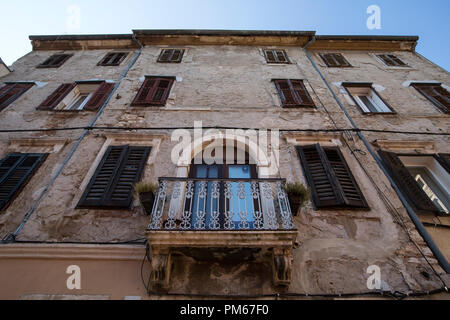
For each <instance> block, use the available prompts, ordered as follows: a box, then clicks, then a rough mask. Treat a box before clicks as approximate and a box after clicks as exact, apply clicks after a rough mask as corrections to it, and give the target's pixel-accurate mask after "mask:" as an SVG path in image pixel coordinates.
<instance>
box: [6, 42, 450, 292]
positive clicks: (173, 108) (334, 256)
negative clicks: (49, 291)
mask: <svg viewBox="0 0 450 320" xmlns="http://www.w3.org/2000/svg"><path fill="white" fill-rule="evenodd" d="M286 51H287V53H288V55H289V57H290V58H291V60H292V61H293V62H294V64H291V65H276V66H275V65H274V66H272V65H267V64H266V63H265V60H264V58H263V56H262V55H261V52H260V48H256V47H232V46H201V47H200V46H199V47H187V53H186V55H185V57H184V59H183V62H182V63H181V64H157V63H156V59H157V57H158V54H159V52H160V48H159V47H156V46H150V47H146V48H145V49H144V51H143V54H142V56H141V57H140V59H139V60H138V62H137V63H136V65H135V66H134V67H133V68H132V69H131V71H130V73H129V74H128V77H127V78H126V79H125V80H124V81H123V82H122V84H121V86H120V87H119V89H118V91H117V92H116V95H115V97H114V98H113V99H112V100H111V102H110V103H109V105H108V107H107V109H106V110H105V112H104V114H103V115H102V116H101V118H100V119H99V121H98V122H97V126H121V127H185V126H189V127H191V126H193V125H194V121H198V120H202V121H203V125H204V126H227V127H256V128H280V129H306V128H308V129H332V128H334V126H333V122H332V121H331V119H330V118H329V116H328V115H327V113H326V110H325V108H324V107H326V108H327V110H328V111H329V113H330V114H331V115H332V116H333V118H334V121H335V122H336V123H337V124H338V126H339V127H340V128H350V124H349V122H348V120H347V119H346V118H345V117H344V115H343V113H342V111H340V109H339V107H338V105H337V104H336V102H335V101H334V100H333V98H332V96H331V94H330V93H329V92H328V91H327V89H326V87H325V86H324V84H323V82H322V81H321V80H320V78H319V77H318V75H317V74H316V73H315V72H314V70H313V68H312V66H311V65H310V64H309V62H308V60H307V58H306V56H305V55H304V54H303V53H302V51H301V48H294V47H289V48H286ZM41 54H43V53H32V54H30V55H29V57H30V58H29V59H31V60H33V61H30V62H27V65H28V67H31V66H35V65H36V64H38V63H39V62H41V60H42V58H43V57H41V56H40V55H41ZM79 54H80V55H81V54H83V55H87V56H90V55H94V52H82V53H81V52H80V53H77V54H76V57H77V56H78V55H79ZM353 54H355V55H356V57H355V58H353V56H351V55H353ZM401 54H403V53H401ZM351 55H350V54H349V56H350V57H349V60H350V62H352V63H353V60H354V59H355V60H356V59H359V58H361V59H362V60H363V61H366V60H367V59H372V58H370V57H369V56H368V57H366V56H365V55H363V54H362V53H352V54H351ZM102 56H103V53H102V54H99V55H98V56H96V58H95V59H92V60H89V61H92V65H89V64H87V65H86V60H83V61H80V60H78V59H75V60H73V61H71V60H72V59H74V58H71V60H69V61H68V62H67V64H69V63H71V62H73V63H75V62H79V63H81V64H82V65H86V69H89V70H91V69H92V70H96V68H97V67H94V66H95V64H96V62H98V61H97V58H99V59H100V58H101V57H102ZM24 59H28V57H27V58H24ZM364 59H366V60H364ZM94 60H95V61H96V62H95V64H94V63H93V62H94ZM27 61H28V60H27ZM414 61H415V60H414ZM419 62H420V61H419ZM419 62H417V63H419ZM124 63H126V62H124ZM355 64H356V63H355ZM374 64H376V62H373V63H371V62H370V60H369V62H367V65H365V64H362V65H363V66H361V67H359V68H358V69H356V68H355V69H352V70H347V69H346V70H345V71H343V70H342V69H339V70H336V71H331V70H328V72H330V75H328V74H327V76H329V77H330V78H331V80H332V82H341V81H344V80H346V81H358V80H357V79H361V80H360V81H369V80H370V81H373V82H374V83H379V84H380V85H383V86H384V87H386V88H389V87H390V84H393V87H397V88H398V89H402V90H404V91H402V93H400V96H401V97H402V99H400V98H399V100H400V101H403V99H409V100H411V101H415V100H414V98H415V96H414V93H411V92H409V91H410V89H411V88H403V87H401V83H403V81H407V80H408V79H410V78H408V77H407V76H406V75H405V74H403V73H401V74H400V73H395V75H392V76H391V74H390V73H391V72H392V73H394V71H385V70H383V69H382V68H380V67H379V66H375V65H374ZM23 68H24V70H26V66H25V65H24V66H23ZM63 68H64V66H63ZM67 68H68V69H70V70H73V73H72V74H70V72H72V71H70V72H69V70H67V71H68V72H69V73H68V74H67V75H65V76H64V77H66V76H67V77H71V78H73V77H74V76H76V77H82V78H84V79H86V78H90V77H96V73H95V71H92V70H91V71H88V70H84V69H83V70H82V71H80V70H78V71H77V73H75V70H76V69H77V68H76V66H73V67H72V66H69V65H67ZM72 68H73V69H72ZM366 68H367V69H366ZM423 68H425V69H427V70H428V69H429V71H426V72H428V73H425V74H417V75H415V76H414V78H417V77H419V78H420V77H431V75H434V73H435V71H434V69H433V68H434V67H432V66H429V65H424V66H423ZM64 70H65V69H64ZM64 70H62V71H64ZM35 72H40V71H33V72H32V73H31V74H33V73H35ZM340 72H345V73H342V74H340ZM347 72H349V74H347ZM386 72H389V76H386ZM396 72H397V70H396ZM399 72H404V71H399ZM414 72H419V71H414ZM61 73H63V74H65V72H61ZM332 73H334V74H332ZM372 73H373V74H374V75H375V77H376V80H373V79H372V78H369V74H372ZM56 74H59V73H58V72H55V76H56ZM145 75H165V76H176V77H177V78H178V80H177V82H176V83H175V85H174V88H173V90H172V92H171V95H170V97H169V101H168V104H167V106H166V107H162V108H144V107H140V108H136V107H130V103H131V101H132V100H133V98H134V97H135V95H136V93H137V91H138V90H139V88H140V86H141V84H142V82H141V81H142V78H143V77H144V76H145ZM36 76H37V75H36ZM49 76H50V75H49ZM58 76H60V77H63V75H58ZM396 76H397V77H399V79H397V78H395V77H396ZM440 77H443V78H445V76H444V75H441V76H440ZM273 78H294V79H307V88H308V90H309V92H310V94H311V95H312V97H313V99H314V101H315V102H316V104H317V105H318V109H317V110H302V109H298V110H284V109H282V108H281V107H280V102H279V99H278V96H277V94H276V90H275V87H274V86H273V84H272V83H271V79H273ZM64 79H66V78H64ZM67 79H68V78H67ZM72 80H73V79H72ZM72 80H71V81H72ZM382 80H383V81H389V82H383V81H382ZM396 80H403V81H400V83H399V84H397V82H396ZM419 80H420V79H419ZM391 82H392V83H391ZM394 83H395V85H394ZM54 86H55V87H56V83H55V84H54ZM35 89H36V88H33V90H35ZM44 89H45V90H48V92H47V93H39V94H40V95H42V96H36V100H37V101H39V100H41V99H42V98H43V97H45V96H46V94H48V93H49V92H50V91H51V90H50V89H49V88H47V87H45V88H44ZM390 90H393V89H390ZM411 90H413V89H411ZM406 91H408V93H406ZM394 92H396V91H392V92H391V93H390V94H389V95H387V96H388V97H389V98H390V99H397V98H394ZM36 93H37V90H36ZM336 93H338V94H339V95H341V93H339V92H338V90H336ZM33 97H34V95H33ZM340 97H341V96H340ZM341 98H342V97H341ZM33 99H34V98H33ZM422 103H423V105H419V106H418V107H417V108H418V109H417V111H416V112H417V114H419V113H421V112H424V113H426V114H427V115H428V114H429V116H430V117H434V118H433V119H435V120H433V121H436V122H435V125H439V126H441V124H443V126H444V128H443V129H445V121H443V120H440V119H441V117H442V116H441V115H440V114H439V113H437V112H436V110H434V109H433V107H432V106H431V108H430V106H428V105H427V102H426V101H422ZM392 105H393V106H394V107H395V103H392ZM402 105H403V104H402ZM10 108H11V107H10ZM425 109H427V110H425ZM5 111H7V110H5ZM405 113H406V112H405ZM406 114H407V113H406ZM45 115H46V116H45V117H44V116H42V117H41V116H39V119H38V121H41V122H43V123H44V122H46V121H48V118H47V116H48V114H47V113H45ZM352 115H355V116H357V115H358V111H357V110H354V111H352ZM402 115H403V113H402V114H401V115H400V117H401V116H402ZM444 117H445V116H444ZM2 119H3V117H2ZM19 119H20V117H19ZM77 119H78V118H77ZM376 119H377V118H376V117H371V118H370V119H369V120H365V121H367V123H365V124H367V125H372V126H373V127H374V128H380V127H383V126H385V124H384V123H383V124H381V125H380V123H379V121H377V120H376ZM408 119H409V118H408ZM427 119H428V118H427ZM0 121H3V120H0ZM18 121H19V120H18ZM20 121H21V120H20ZM423 121H425V126H428V125H429V123H430V122H427V121H431V120H423ZM67 124H68V123H67V122H66V123H65V125H67ZM422 125H424V124H422V120H420V121H417V123H416V124H415V126H417V128H419V127H420V126H422ZM446 125H448V123H447V124H446ZM388 127H392V128H395V129H402V128H406V127H408V123H407V121H406V120H403V118H401V119H400V120H399V124H398V125H397V124H394V125H391V126H388ZM408 128H409V127H408ZM409 129H411V128H409ZM120 132H124V133H125V132H126V133H127V134H129V136H130V141H131V142H130V144H132V143H133V142H132V141H133V136H134V135H136V134H137V133H139V134H148V135H149V139H151V134H165V135H166V137H167V138H166V139H164V140H163V141H162V143H161V146H160V148H159V150H158V152H157V155H156V158H155V163H153V164H151V165H147V166H146V168H145V171H144V174H143V175H144V180H151V181H153V182H156V181H157V178H158V177H167V176H175V175H176V166H175V165H174V164H173V163H172V162H171V160H170V155H171V151H172V148H173V147H174V146H175V144H176V143H175V142H171V141H170V134H171V131H164V130H159V131H157V132H155V131H145V130H140V131H120ZM107 133H109V131H107V132H102V131H100V130H96V131H95V132H92V133H91V134H89V135H88V136H87V138H86V139H85V140H84V141H83V142H82V143H81V145H80V148H79V149H78V150H77V151H76V153H75V154H74V156H73V158H72V159H71V161H70V162H69V164H68V165H67V166H66V168H65V169H64V171H63V173H62V174H61V175H60V177H59V178H58V179H57V180H56V181H55V183H54V184H53V185H52V186H51V188H50V189H49V192H48V194H47V195H46V196H45V198H44V199H43V201H42V202H41V203H40V204H39V206H38V208H37V210H36V212H35V214H34V215H33V216H32V217H31V219H30V221H29V222H28V223H27V224H26V226H25V228H24V229H23V231H22V233H21V234H20V235H19V238H18V239H19V240H33V241H35V240H40V241H81V242H120V241H130V240H134V239H140V238H144V237H145V230H146V226H147V224H148V223H149V217H147V216H145V215H144V214H143V212H142V210H141V209H140V208H137V207H133V208H132V209H131V210H129V211H127V210H123V211H120V210H119V211H118V210H86V209H82V210H80V209H75V207H76V204H77V202H78V201H79V199H80V197H81V194H82V192H83V191H84V189H83V181H86V179H87V180H89V179H90V177H89V176H88V172H89V171H90V170H92V168H95V167H96V166H97V165H96V164H95V163H94V161H95V159H96V157H97V154H98V152H100V150H101V149H102V146H103V144H104V143H105V140H106V138H105V136H104V135H105V134H107ZM377 137H378V136H377ZM353 139H354V140H355V141H353V142H352V141H349V143H350V145H351V146H352V148H353V149H360V150H362V151H365V153H366V154H368V151H367V150H366V149H365V148H364V146H363V144H362V143H361V142H360V141H358V140H357V139H356V137H353ZM435 139H437V142H438V145H439V146H442V148H448V141H443V140H441V139H439V138H435ZM342 141H344V140H342ZM341 149H342V152H343V154H344V156H345V158H346V160H347V162H348V163H349V167H350V168H351V169H352V172H353V174H354V176H355V177H356V180H357V181H358V184H359V186H360V187H361V189H362V191H363V193H364V195H365V197H366V198H367V201H368V202H369V205H370V207H371V210H370V211H360V210H355V211H349V210H341V211H337V210H329V211H328V210H327V211H325V210H320V211H318V210H314V209H313V208H312V205H311V204H309V205H308V206H307V207H306V208H304V209H303V210H302V212H301V214H300V215H299V216H298V217H296V218H295V224H296V227H297V228H298V230H299V232H298V242H299V246H298V247H297V248H295V250H294V271H293V282H292V285H291V288H290V291H291V292H299V293H302V292H303V293H311V294H313V293H344V292H347V293H349V292H351V293H353V292H366V291H367V287H366V281H367V277H368V275H367V274H366V269H367V267H368V266H370V265H373V264H376V265H378V266H380V267H381V270H382V279H383V281H384V284H383V288H384V289H386V290H390V289H393V290H397V291H408V290H417V291H427V290H432V289H436V288H440V287H441V283H440V281H439V280H438V279H437V277H436V276H435V275H434V274H433V271H432V270H431V269H430V267H429V266H428V265H427V263H426V261H425V260H424V259H423V257H422V256H421V254H420V253H419V251H418V250H417V249H416V248H415V246H414V244H413V243H412V242H411V241H410V240H409V239H408V237H407V234H406V233H405V231H404V229H403V228H402V227H401V224H402V221H403V222H404V223H405V225H406V227H407V228H408V229H409V231H410V232H411V236H412V238H413V239H414V240H415V241H416V242H417V243H418V244H419V246H420V247H421V248H422V250H423V251H424V252H425V255H426V256H427V258H428V259H429V260H430V261H431V263H432V264H433V266H434V267H435V268H436V269H437V270H438V271H439V272H442V270H441V269H440V268H439V267H438V266H437V262H436V260H435V259H434V258H433V256H432V254H431V252H430V250H429V249H427V248H426V246H425V244H424V242H423V240H422V239H421V238H420V236H419V235H418V234H417V232H416V231H415V230H414V228H413V226H412V223H411V222H410V221H409V218H408V217H407V215H406V212H405V210H404V209H403V207H402V205H401V203H400V201H399V200H398V198H397V196H396V195H395V193H394V191H393V190H392V189H391V187H390V186H389V183H388V182H387V180H386V178H384V176H383V174H382V172H381V171H380V169H379V168H378V167H377V165H376V163H375V162H374V161H373V159H371V158H370V157H369V156H367V155H363V154H356V157H357V158H358V159H360V161H361V163H363V164H364V168H365V170H366V171H367V172H368V174H369V175H370V176H371V177H372V179H373V182H372V181H371V180H370V179H369V178H368V176H367V175H366V173H365V172H364V170H363V169H362V167H361V166H360V164H359V163H358V162H357V161H356V158H355V157H353V156H352V154H351V150H350V149H349V148H348V147H346V146H345V144H343V145H342V146H341ZM280 156H281V159H280V177H281V178H286V179H288V181H298V182H303V183H306V181H305V178H304V176H303V171H302V168H301V167H300V163H299V160H298V158H297V155H296V152H295V148H294V146H293V145H292V144H289V143H287V141H286V140H285V139H282V140H281V151H280ZM42 174H44V171H42ZM374 183H375V185H376V186H377V187H378V188H379V189H381V190H382V191H383V192H384V193H385V195H386V197H387V198H388V199H389V200H390V201H391V202H392V203H393V207H394V208H395V209H397V210H398V213H397V212H396V211H395V210H392V209H389V208H388V206H387V205H386V204H385V203H384V202H383V201H382V200H381V199H380V195H379V193H378V192H377V190H376V188H375V185H374ZM30 188H33V186H32V185H30ZM397 214H398V215H399V217H400V218H398V219H397V218H395V217H396V216H397ZM399 221H400V222H399ZM174 261H175V263H174V269H173V275H172V282H171V283H172V292H178V293H187V292H192V293H202V294H208V293H214V294H230V293H231V294H236V293H239V294H262V293H271V292H273V288H272V286H271V275H270V262H269V261H268V260H264V261H259V262H251V261H236V260H232V261H215V262H211V261H196V260H193V259H192V258H189V257H186V256H176V257H175V258H174ZM136 271H137V270H136ZM422 272H427V274H429V275H430V276H429V279H427V278H426V277H425V276H423V275H422V274H421V273H422ZM136 285H140V284H136ZM99 293H100V292H99Z"/></svg>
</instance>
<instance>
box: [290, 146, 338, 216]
mask: <svg viewBox="0 0 450 320" xmlns="http://www.w3.org/2000/svg"><path fill="white" fill-rule="evenodd" d="M297 152H298V154H299V157H300V161H301V164H302V167H303V171H304V173H305V176H306V180H307V181H308V184H309V186H310V188H311V195H312V197H313V201H314V204H315V206H316V207H317V208H327V207H334V206H338V205H341V204H343V199H342V198H341V196H340V194H339V192H338V189H337V186H336V185H335V180H334V179H333V177H332V175H331V172H330V167H329V166H328V164H327V161H326V158H325V155H324V154H323V152H322V149H321V147H320V145H313V146H306V147H298V148H297Z"/></svg>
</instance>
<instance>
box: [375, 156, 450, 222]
mask: <svg viewBox="0 0 450 320" xmlns="http://www.w3.org/2000/svg"><path fill="white" fill-rule="evenodd" d="M379 153H380V156H381V157H382V159H383V162H384V163H385V165H386V168H387V169H388V171H389V174H390V175H391V177H392V178H393V179H394V181H395V182H396V184H397V185H398V187H399V188H400V189H401V190H402V193H403V195H404V197H405V198H406V199H407V201H408V202H409V204H410V205H411V207H412V208H413V209H414V211H416V212H417V213H441V214H448V213H449V210H450V174H449V172H448V169H446V167H444V166H442V163H443V162H441V161H439V158H440V157H441V155H436V156H434V157H433V156H429V155H424V156H418V155H414V156H409V155H401V154H395V153H391V152H387V151H380V152H379ZM442 161H444V162H445V161H447V160H445V159H444V158H443V159H442Z"/></svg>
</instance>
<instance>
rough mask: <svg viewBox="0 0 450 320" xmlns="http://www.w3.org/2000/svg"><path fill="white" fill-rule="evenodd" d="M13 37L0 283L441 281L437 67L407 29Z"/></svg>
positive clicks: (167, 292) (443, 193) (187, 285)
mask: <svg viewBox="0 0 450 320" xmlns="http://www.w3.org/2000/svg"><path fill="white" fill-rule="evenodd" d="M30 39H31V40H32V44H33V51H32V52H30V53H29V54H28V55H26V56H25V57H23V58H21V59H19V60H18V61H17V62H16V63H14V65H13V70H14V71H13V72H11V73H8V74H6V75H4V76H3V77H2V78H0V82H1V84H0V85H1V86H0V110H1V111H0V145H1V148H0V152H1V153H0V159H2V160H1V162H0V174H1V180H0V201H1V202H0V203H1V207H0V210H1V214H0V235H1V237H2V239H3V241H2V244H1V246H0V275H1V276H0V283H1V286H0V298H6V299H34V298H39V299H42V298H43V299H45V298H74V299H75V298H81V299H91V298H92V299H124V298H127V297H128V298H129V297H140V298H142V299H159V298H171V297H184V298H191V297H204V298H208V297H217V296H222V297H256V298H257V297H270V296H274V297H275V296H277V295H278V294H280V296H281V297H285V298H302V297H306V296H307V295H308V296H310V295H317V296H329V297H333V296H336V297H339V295H343V294H344V295H345V294H352V295H356V296H361V297H363V296H365V295H368V294H378V296H380V294H379V292H380V291H382V292H385V294H386V295H389V294H388V293H393V292H397V294H398V293H402V294H405V295H406V294H410V295H418V296H424V297H429V295H427V293H436V294H438V293H440V292H443V291H445V290H444V289H443V288H444V287H445V286H446V282H447V283H448V276H447V273H448V272H450V270H449V269H448V262H447V261H448V260H450V247H449V245H448V239H449V236H450V235H449V233H448V226H449V224H450V219H449V218H448V209H449V208H450V196H449V194H450V173H449V158H448V154H449V153H450V145H449V136H448V133H449V130H448V129H449V121H448V120H449V116H448V108H449V87H448V85H450V76H449V74H448V72H446V71H445V70H443V69H441V68H439V67H438V66H436V65H434V64H433V63H431V62H430V61H428V60H426V59H425V58H424V57H422V56H420V55H419V54H417V53H416V52H415V46H416V44H417V41H418V39H417V38H416V37H382V36H380V37H356V36H348V37H341V36H339V37H338V36H317V35H315V33H314V32H287V31H286V32H279V31H208V30H204V31H194V30H180V31H174V30H172V31H168V30H135V31H133V34H130V35H92V36H32V37H30ZM180 146H181V148H180ZM223 146H228V148H224V147H223ZM222 150H223V151H224V152H222ZM230 150H231V151H230ZM239 155H242V156H243V157H241V158H239ZM235 156H237V157H235ZM210 158H214V159H216V160H217V159H220V160H223V162H220V161H216V162H211V161H209V160H211V159H210ZM196 160H197V161H196ZM238 160H242V161H238ZM138 181H146V182H152V183H158V184H159V189H158V192H157V197H156V200H155V203H154V206H153V210H151V212H149V214H147V212H146V211H145V210H144V208H143V207H142V206H141V205H140V203H139V201H137V200H136V199H134V198H133V197H132V186H133V185H134V184H135V183H136V182H138ZM285 182H288V183H295V182H298V183H302V184H304V185H306V186H308V187H309V188H310V189H311V201H309V202H308V203H307V204H306V205H305V206H304V207H303V208H301V209H300V210H299V212H292V210H291V209H290V206H289V202H288V201H287V195H286V194H285V192H284V190H283V187H282V186H283V184H284V183H285ZM73 266H76V267H77V268H78V269H77V268H75V269H73ZM374 266H375V267H376V268H378V269H379V270H380V276H381V283H380V286H381V289H373V288H372V287H370V285H369V286H368V279H369V277H370V276H371V275H372V273H371V272H373V271H370V270H374V269H371V268H373V267H374ZM70 267H72V268H70ZM71 270H76V271H75V273H77V270H78V271H79V274H80V275H81V276H80V278H81V279H80V283H79V286H78V285H76V284H75V285H74V286H72V287H71V286H70V285H69V283H68V278H69V277H70V276H71V274H72V273H71V272H72V271H71ZM368 270H369V271H368ZM368 272H369V273H368ZM69 282H70V281H69ZM369 282H370V281H369ZM431 297H441V296H440V295H436V296H431Z"/></svg>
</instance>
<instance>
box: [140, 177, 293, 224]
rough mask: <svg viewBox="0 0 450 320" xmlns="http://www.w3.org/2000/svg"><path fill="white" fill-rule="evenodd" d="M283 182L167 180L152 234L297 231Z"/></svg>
mask: <svg viewBox="0 0 450 320" xmlns="http://www.w3.org/2000/svg"><path fill="white" fill-rule="evenodd" d="M284 183H285V181H284V180H281V179H189V178H161V179H160V184H159V190H158V193H157V196H156V199H155V202H154V205H153V210H152V214H151V222H150V225H149V227H148V228H149V230H150V231H151V230H159V231H162V230H171V231H177V230H179V231H215V230H220V231H232V230H234V231H239V230H241V231H270V230H271V231H273V230H294V229H295V226H294V224H293V222H292V213H291V209H290V206H289V201H288V197H287V195H286V193H285V191H284V189H283V185H284Z"/></svg>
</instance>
